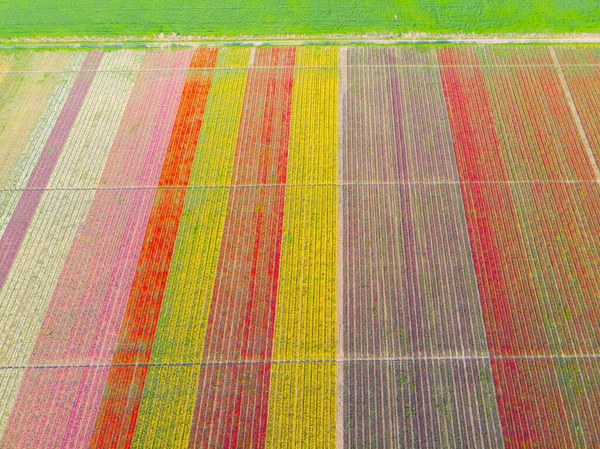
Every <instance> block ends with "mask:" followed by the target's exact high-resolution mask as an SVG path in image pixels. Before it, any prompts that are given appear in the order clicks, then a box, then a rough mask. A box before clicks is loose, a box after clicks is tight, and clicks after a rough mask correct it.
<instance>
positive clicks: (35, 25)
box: [0, 0, 600, 38]
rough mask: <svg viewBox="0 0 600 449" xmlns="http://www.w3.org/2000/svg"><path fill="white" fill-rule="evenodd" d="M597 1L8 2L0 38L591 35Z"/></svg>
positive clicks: (598, 19)
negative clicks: (291, 35)
mask: <svg viewBox="0 0 600 449" xmlns="http://www.w3.org/2000/svg"><path fill="white" fill-rule="evenodd" d="M598 31H600V6H599V4H598V1H597V0H527V1H519V0H385V1H382V0H287V1H281V0H219V1H211V0H194V1H190V0H185V1H181V0H161V1H158V0H150V1H149V0H128V1H127V2H123V1H120V0H106V1H102V2H98V1H97V0H79V1H77V2H74V1H72V0H10V1H8V0H7V1H2V2H0V38H15V37H44V38H48V37H65V36H79V37H83V36H130V35H134V36H150V35H154V34H159V33H165V34H171V33H178V34H180V35H193V36H204V37H206V36H274V35H289V34H301V35H328V34H349V33H351V34H362V33H414V32H417V33H433V34H440V33H442V34H443V33H460V34H465V33H482V34H488V33H520V34H523V33H557V32H558V33H573V32H577V33H591V32H598Z"/></svg>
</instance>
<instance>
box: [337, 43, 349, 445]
mask: <svg viewBox="0 0 600 449" xmlns="http://www.w3.org/2000/svg"><path fill="white" fill-rule="evenodd" d="M347 60H348V50H347V49H346V48H340V51H339V63H340V65H339V75H338V76H339V88H338V104H337V107H338V111H337V114H338V116H337V123H338V151H337V153H338V154H337V156H338V157H337V160H338V167H337V170H338V172H337V179H338V180H339V179H342V174H343V173H344V165H343V161H344V158H343V156H342V154H341V153H342V152H343V151H345V148H344V136H345V124H346V117H345V111H346V95H347V91H348V71H347V67H348V64H347ZM336 212H337V232H338V235H337V250H338V251H337V295H336V312H337V353H336V358H338V359H342V358H343V357H344V201H343V192H342V190H338V192H337V211H336ZM336 374H337V382H336V419H335V436H336V438H335V445H336V448H337V449H343V447H344V366H343V365H342V364H341V363H336Z"/></svg>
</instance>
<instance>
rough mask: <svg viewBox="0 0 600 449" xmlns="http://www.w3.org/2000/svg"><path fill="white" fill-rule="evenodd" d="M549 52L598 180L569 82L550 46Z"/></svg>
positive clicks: (598, 175) (590, 148) (597, 169)
mask: <svg viewBox="0 0 600 449" xmlns="http://www.w3.org/2000/svg"><path fill="white" fill-rule="evenodd" d="M550 54H551V55H552V60H553V61H554V65H555V67H556V70H557V72H558V77H559V78H560V83H561V84H562V88H563V90H564V92H565V95H566V97H567V101H568V102H569V108H570V109H571V113H572V114H573V118H574V119H575V124H576V125H577V130H578V131H579V136H580V137H581V140H582V141H583V146H584V147H585V152H586V153H587V156H588V159H589V160H590V164H591V165H592V169H593V170H594V175H596V181H597V182H600V169H599V168H598V162H597V161H596V158H595V157H594V152H593V151H592V146H591V145H590V141H589V140H588V137H587V134H586V132H585V129H584V127H583V123H582V122H581V117H580V116H579V112H577V106H576V105H575V101H574V100H573V95H572V94H571V89H570V88H569V84H568V83H567V79H566V78H565V74H564V72H563V70H562V67H561V65H560V61H559V60H558V56H556V52H555V51H554V48H553V47H550Z"/></svg>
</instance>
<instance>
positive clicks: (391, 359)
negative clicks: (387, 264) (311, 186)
mask: <svg viewBox="0 0 600 449" xmlns="http://www.w3.org/2000/svg"><path fill="white" fill-rule="evenodd" d="M488 360H495V361H510V360H600V354H561V355H557V354H547V355H512V356H511V355H504V356H487V355H481V356H479V355H471V356H420V357H409V356H407V357H374V358H351V359H306V360H303V359H289V360H223V361H219V360H215V361H200V362H165V363H152V362H150V363H138V362H135V363H115V364H111V363H98V364H93V363H81V364H76V363H75V364H64V365H61V364H52V365H6V366H0V371H2V370H11V369H12V370H17V369H61V368H67V369H85V368H111V367H123V368H126V367H136V368H139V367H148V368H168V367H175V368H176V367H194V366H229V365H285V364H290V365H291V364H303V363H329V364H333V363H335V364H342V363H395V362H436V361H439V362H449V361H459V362H460V361H467V362H468V361H488Z"/></svg>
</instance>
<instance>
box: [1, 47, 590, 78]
mask: <svg viewBox="0 0 600 449" xmlns="http://www.w3.org/2000/svg"><path fill="white" fill-rule="evenodd" d="M343 48H347V47H343ZM550 48H551V47H550ZM1 51H2V49H0V52H1ZM561 66H562V67H582V68H586V67H600V64H593V63H589V64H586V63H581V64H561ZM449 67H453V68H460V69H470V68H481V69H527V68H533V69H535V68H540V69H541V68H550V67H556V64H482V65H476V64H455V65H450V66H449ZM292 68H293V69H304V70H310V69H333V70H339V69H342V68H345V69H394V68H401V69H439V66H438V65H432V64H387V65H386V64H359V65H345V66H341V65H300V66H287V65H280V66H275V67H271V66H253V67H212V68H180V69H102V70H63V71H60V70H4V71H0V75H44V74H45V75H48V74H68V73H86V72H92V73H136V74H140V73H162V72H169V73H181V72H183V73H191V72H215V71H236V70H244V71H250V70H273V69H276V70H284V69H292Z"/></svg>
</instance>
